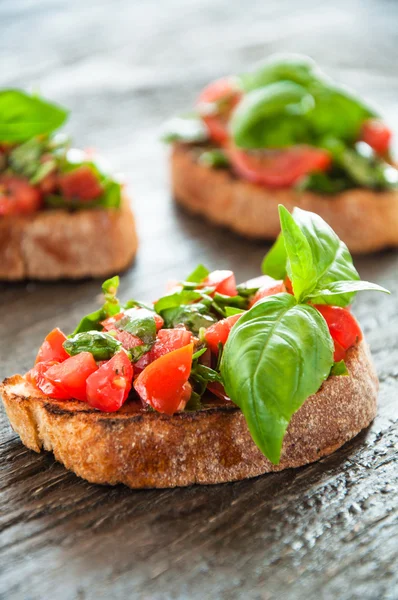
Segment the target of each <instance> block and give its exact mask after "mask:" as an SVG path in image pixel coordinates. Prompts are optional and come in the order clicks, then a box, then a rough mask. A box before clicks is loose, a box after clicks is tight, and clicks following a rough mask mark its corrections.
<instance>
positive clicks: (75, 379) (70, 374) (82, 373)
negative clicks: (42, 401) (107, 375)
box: [39, 352, 98, 402]
mask: <svg viewBox="0 0 398 600" xmlns="http://www.w3.org/2000/svg"><path fill="white" fill-rule="evenodd" d="M97 369H98V367H97V363H96V362H95V360H94V358H93V355H92V354H91V353H90V352H81V353H80V354H76V356H70V357H69V358H68V359H67V360H65V361H64V362H62V363H59V364H57V365H54V366H53V367H50V368H49V369H48V371H46V373H45V375H44V377H45V380H46V381H47V382H48V383H50V384H52V385H53V386H54V390H55V393H54V396H53V397H54V398H61V397H62V398H65V396H66V397H67V398H73V399H76V400H82V401H83V402H85V401H86V380H87V378H88V377H89V376H90V375H91V374H92V373H94V372H95V371H96V370H97ZM39 387H40V385H39ZM40 389H41V390H42V391H43V392H44V389H43V388H42V387H40ZM44 393H46V392H44Z"/></svg>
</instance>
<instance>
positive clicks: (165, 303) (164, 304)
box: [154, 290, 202, 314]
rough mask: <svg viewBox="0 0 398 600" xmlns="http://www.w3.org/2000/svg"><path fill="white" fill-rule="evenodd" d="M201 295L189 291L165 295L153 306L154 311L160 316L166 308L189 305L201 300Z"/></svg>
mask: <svg viewBox="0 0 398 600" xmlns="http://www.w3.org/2000/svg"><path fill="white" fill-rule="evenodd" d="M201 298H202V294H201V293H200V292H195V291H193V290H192V291H191V290H180V291H178V292H174V293H173V294H167V295H166V296H163V297H162V298H159V300H158V301H157V302H155V304H154V308H155V311H156V312H157V313H158V314H160V313H161V312H162V311H164V310H166V309H168V308H175V307H177V306H181V305H183V304H190V303H192V302H197V301H198V300H201Z"/></svg>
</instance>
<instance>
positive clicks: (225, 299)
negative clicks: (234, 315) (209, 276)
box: [213, 292, 249, 309]
mask: <svg viewBox="0 0 398 600" xmlns="http://www.w3.org/2000/svg"><path fill="white" fill-rule="evenodd" d="M213 302H216V304H217V305H218V306H219V307H221V308H225V307H227V306H235V308H243V309H245V308H247V305H248V303H249V299H248V296H241V295H240V294H237V295H236V296H225V295H224V294H219V293H218V292H216V293H215V294H214V296H213Z"/></svg>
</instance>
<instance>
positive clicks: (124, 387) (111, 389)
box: [86, 350, 134, 412]
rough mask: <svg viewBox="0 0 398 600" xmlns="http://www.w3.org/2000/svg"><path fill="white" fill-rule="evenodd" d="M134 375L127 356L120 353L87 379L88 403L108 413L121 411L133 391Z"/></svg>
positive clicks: (122, 352)
mask: <svg viewBox="0 0 398 600" xmlns="http://www.w3.org/2000/svg"><path fill="white" fill-rule="evenodd" d="M133 373H134V369H133V365H132V364H131V362H130V361H129V359H128V356H127V354H126V353H125V352H124V351H123V350H122V351H120V352H118V353H117V354H115V355H114V356H113V357H112V358H111V359H110V360H107V361H106V362H105V363H104V364H102V365H101V366H100V368H99V369H98V370H97V371H95V372H94V373H92V374H91V375H90V376H89V377H88V378H87V384H86V393H87V402H88V403H89V404H90V406H93V407H94V408H98V409H99V410H104V411H106V412H114V411H115V410H119V408H120V407H121V406H122V405H123V404H124V402H125V401H126V400H127V397H128V395H129V392H130V390H131V383H132V381H133Z"/></svg>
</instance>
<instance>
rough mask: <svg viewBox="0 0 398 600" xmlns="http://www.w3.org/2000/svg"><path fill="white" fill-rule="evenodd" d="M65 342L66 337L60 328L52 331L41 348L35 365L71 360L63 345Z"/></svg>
mask: <svg viewBox="0 0 398 600" xmlns="http://www.w3.org/2000/svg"><path fill="white" fill-rule="evenodd" d="M65 341H66V335H65V334H64V333H62V331H61V330H60V329H59V328H58V327H56V328H55V329H53V330H52V331H50V333H49V334H48V335H47V337H46V338H45V339H44V342H43V343H42V345H41V346H40V349H39V352H38V353H37V356H36V361H35V364H36V363H38V362H44V361H49V360H54V361H56V362H63V361H64V360H66V359H67V358H69V354H68V353H67V352H66V350H65V348H64V347H63V345H62V344H63V343H64V342H65Z"/></svg>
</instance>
